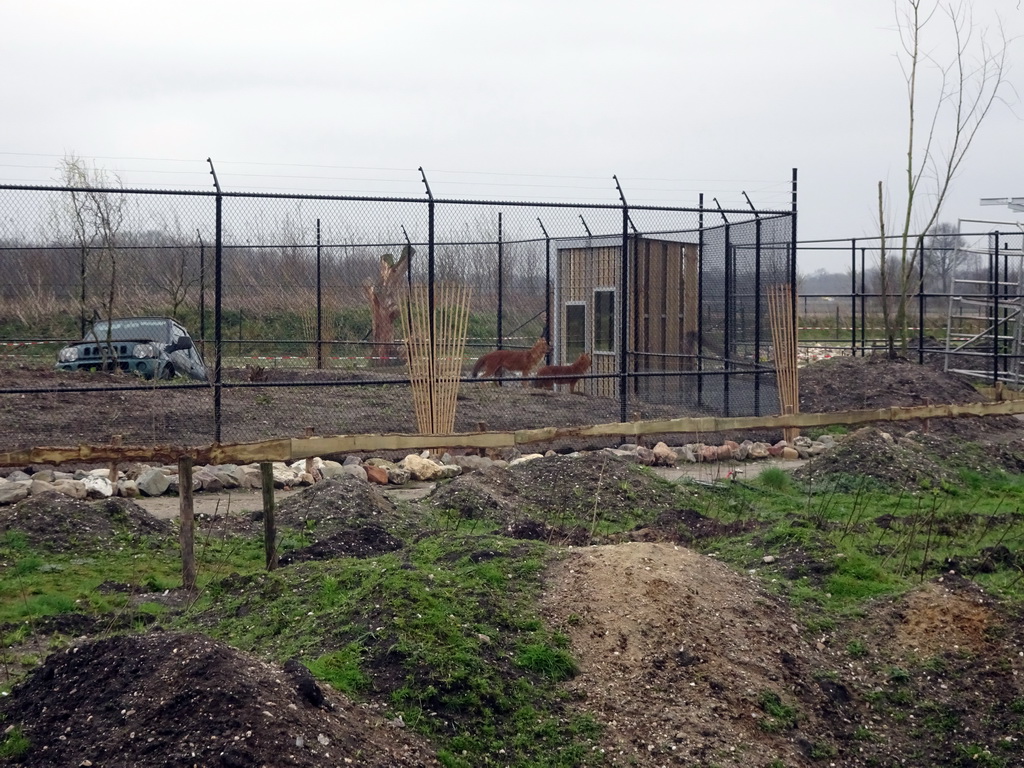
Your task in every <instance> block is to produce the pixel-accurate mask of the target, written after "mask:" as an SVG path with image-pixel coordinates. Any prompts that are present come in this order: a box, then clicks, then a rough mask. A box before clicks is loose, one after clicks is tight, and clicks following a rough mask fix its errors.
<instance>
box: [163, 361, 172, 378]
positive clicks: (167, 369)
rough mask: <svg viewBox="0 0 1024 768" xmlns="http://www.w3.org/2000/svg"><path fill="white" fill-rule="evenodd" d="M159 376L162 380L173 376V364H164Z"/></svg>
mask: <svg viewBox="0 0 1024 768" xmlns="http://www.w3.org/2000/svg"><path fill="white" fill-rule="evenodd" d="M160 378H161V379H163V380H164V381H170V380H171V379H173V378H174V366H173V365H171V364H170V363H168V364H167V365H165V366H164V369H163V370H162V371H161V372H160Z"/></svg>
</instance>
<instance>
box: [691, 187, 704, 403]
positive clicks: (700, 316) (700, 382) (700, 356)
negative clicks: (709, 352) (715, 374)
mask: <svg viewBox="0 0 1024 768" xmlns="http://www.w3.org/2000/svg"><path fill="white" fill-rule="evenodd" d="M697 200H698V203H697V205H698V208H699V209H700V212H699V213H698V214H697V258H698V259H699V260H700V261H699V262H698V266H697V340H696V342H695V343H694V344H693V347H692V348H693V351H694V354H696V355H697V405H703V404H704V376H703V373H704V193H703V192H701V193H700V195H699V196H698V198H697Z"/></svg>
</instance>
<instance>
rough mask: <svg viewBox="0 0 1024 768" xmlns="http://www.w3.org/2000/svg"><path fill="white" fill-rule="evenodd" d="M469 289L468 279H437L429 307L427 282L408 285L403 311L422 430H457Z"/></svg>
mask: <svg viewBox="0 0 1024 768" xmlns="http://www.w3.org/2000/svg"><path fill="white" fill-rule="evenodd" d="M469 295H470V289H469V286H467V285H465V284H457V283H439V284H436V285H435V286H434V310H433V313H431V310H430V297H429V294H428V288H427V286H425V285H415V286H413V287H412V289H411V290H410V295H409V300H408V302H407V303H406V311H405V312H404V313H403V315H404V317H403V319H404V321H405V345H406V351H407V353H408V359H409V379H410V381H411V382H412V400H413V408H414V409H415V412H416V426H417V428H418V429H419V431H420V434H422V435H450V434H452V432H454V430H455V402H456V398H457V397H458V394H459V381H460V379H461V378H462V355H463V351H464V350H465V347H466V326H467V324H468V323H469Z"/></svg>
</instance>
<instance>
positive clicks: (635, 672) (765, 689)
mask: <svg viewBox="0 0 1024 768" xmlns="http://www.w3.org/2000/svg"><path fill="white" fill-rule="evenodd" d="M547 582H548V589H547V592H546V594H545V597H544V608H545V611H546V613H547V614H548V615H549V616H550V618H551V619H552V621H554V622H555V623H556V624H557V625H558V626H559V627H560V628H561V629H562V631H564V632H566V634H568V635H569V637H570V638H571V642H572V650H573V653H574V655H576V657H577V658H578V659H579V662H580V673H579V675H578V676H577V677H576V678H575V679H573V680H572V681H571V682H570V683H569V684H568V685H569V687H570V689H571V690H572V691H573V692H574V693H575V694H576V695H577V696H578V697H579V698H580V699H581V700H582V702H583V703H582V704H581V706H583V707H585V708H586V709H587V711H589V712H591V713H593V714H594V716H595V717H597V718H598V719H599V720H600V721H601V722H602V723H604V724H605V726H606V728H607V730H606V732H605V735H604V738H603V740H602V746H603V747H604V748H605V750H606V751H607V754H608V755H609V756H610V757H611V758H612V761H611V763H610V764H612V765H642V766H660V765H665V764H666V763H668V762H671V763H672V764H687V765H689V764H697V763H700V764H705V762H706V763H714V764H717V765H722V766H749V765H752V764H754V763H751V760H752V759H753V757H754V756H756V757H757V763H756V764H757V765H767V764H769V763H770V762H771V760H772V759H773V758H774V759H780V760H782V761H784V762H785V764H786V765H791V766H804V765H810V764H811V762H810V761H809V760H808V757H807V755H808V754H809V752H810V749H811V742H812V741H813V736H812V734H817V735H818V736H819V737H821V738H828V739H830V738H831V736H830V729H829V726H828V723H827V719H826V718H827V717H828V716H829V714H830V713H832V714H834V712H835V708H836V707H841V706H842V704H841V703H837V702H842V701H843V700H847V701H848V700H849V696H848V694H845V692H843V691H840V692H838V693H836V692H835V691H825V690H824V689H823V688H811V687H807V686H806V685H805V684H804V683H803V682H801V680H807V679H809V675H808V671H809V670H808V668H809V667H811V666H814V665H815V663H816V662H815V653H816V651H815V649H814V648H812V647H811V646H809V645H808V644H807V643H806V642H805V641H804V640H802V639H801V637H800V635H799V634H798V632H797V631H795V627H796V625H795V624H794V623H793V622H792V621H791V619H790V618H789V617H788V612H787V609H786V608H785V607H784V606H783V605H781V604H780V603H778V602H777V601H776V600H774V599H773V598H771V597H769V596H767V595H766V594H765V593H763V592H762V591H761V590H760V589H759V588H758V587H757V586H756V585H755V584H754V583H753V582H752V581H751V580H750V579H748V578H746V577H744V576H741V575H738V574H736V573H735V572H733V571H731V570H730V569H728V568H726V567H725V566H723V565H721V564H719V563H717V562H716V561H715V560H713V559H711V558H708V557H704V556H702V555H698V554H696V553H695V552H693V551H691V550H688V549H686V548H683V547H678V546H674V545H671V544H663V543H631V544H620V545H616V546H603V547H589V548H587V549H584V550H573V551H571V552H569V553H568V554H567V555H566V556H565V557H564V558H563V559H562V560H561V561H560V562H559V563H557V564H556V565H555V566H553V567H552V568H551V570H550V572H549V574H548V580H547ZM839 687H840V688H841V687H842V686H839ZM773 695H775V696H778V697H779V699H780V700H781V701H782V702H783V703H788V704H790V705H794V707H795V708H796V709H798V710H799V712H800V718H801V725H800V735H797V734H796V733H795V732H793V731H792V730H791V728H790V727H788V726H787V725H786V724H785V723H781V722H777V721H775V722H773V720H772V718H771V717H770V715H769V714H768V712H767V711H766V710H765V707H764V706H763V702H764V701H766V700H767V699H768V698H770V697H772V696H773Z"/></svg>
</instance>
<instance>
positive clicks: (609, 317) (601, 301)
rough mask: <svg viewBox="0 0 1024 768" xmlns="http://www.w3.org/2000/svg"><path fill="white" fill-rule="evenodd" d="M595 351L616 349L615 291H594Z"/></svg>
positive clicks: (612, 350)
mask: <svg viewBox="0 0 1024 768" xmlns="http://www.w3.org/2000/svg"><path fill="white" fill-rule="evenodd" d="M594 351H595V352H614V351H615V291H614V290H613V289H610V288H609V289H601V290H597V291H594Z"/></svg>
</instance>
